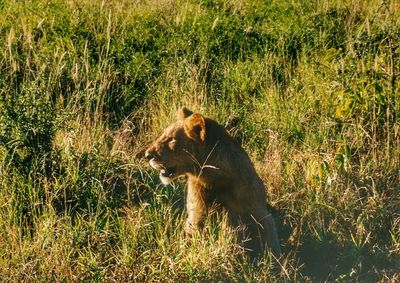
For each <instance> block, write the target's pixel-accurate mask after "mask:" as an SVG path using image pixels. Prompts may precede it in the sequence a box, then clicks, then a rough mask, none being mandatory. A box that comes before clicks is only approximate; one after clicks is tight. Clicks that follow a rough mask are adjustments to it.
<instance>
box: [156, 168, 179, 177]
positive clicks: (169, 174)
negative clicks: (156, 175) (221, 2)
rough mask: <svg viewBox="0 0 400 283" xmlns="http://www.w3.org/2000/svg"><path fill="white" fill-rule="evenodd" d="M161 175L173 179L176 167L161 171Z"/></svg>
mask: <svg viewBox="0 0 400 283" xmlns="http://www.w3.org/2000/svg"><path fill="white" fill-rule="evenodd" d="M160 175H162V176H163V177H166V178H172V177H174V176H175V175H176V167H170V168H166V169H161V170H160Z"/></svg>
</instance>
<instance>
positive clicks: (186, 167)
mask: <svg viewBox="0 0 400 283" xmlns="http://www.w3.org/2000/svg"><path fill="white" fill-rule="evenodd" d="M146 157H147V159H148V160H149V161H150V165H151V166H152V167H153V168H155V169H157V170H159V171H160V178H161V181H162V182H163V183H165V184H169V183H170V182H172V181H173V180H174V179H175V178H177V177H179V176H183V175H184V176H186V177H187V179H188V193H187V204H186V206H187V210H188V218H187V221H186V227H185V232H186V234H187V235H191V234H193V233H194V232H195V231H196V230H197V229H199V228H201V227H202V225H203V221H204V218H205V216H206V214H207V211H208V209H209V208H210V207H211V205H213V204H214V203H216V204H218V205H220V206H222V207H223V208H225V209H226V211H227V213H228V217H229V220H230V223H231V225H232V226H233V227H239V226H240V227H242V228H243V229H239V232H238V238H239V241H240V243H241V244H242V246H243V247H244V248H246V249H248V250H249V251H251V254H252V255H259V254H260V253H262V252H263V250H264V248H265V247H266V246H267V247H268V249H270V250H271V251H272V253H273V254H274V256H275V257H279V256H280V245H279V240H278V235H277V231H276V227H275V222H274V219H273V217H272V215H271V213H270V212H269V211H268V209H267V206H266V192H265V187H264V184H263V182H262V181H261V179H260V178H259V177H258V175H257V173H256V171H255V169H254V167H253V165H252V163H251V161H250V159H249V157H248V155H247V154H246V152H245V151H244V150H243V148H242V147H241V146H240V145H239V144H238V143H237V142H236V141H235V140H234V139H233V138H232V137H231V136H230V135H229V134H228V133H227V132H226V130H225V129H224V128H223V127H221V126H220V125H218V124H217V122H215V121H214V120H212V119H209V118H205V117H203V116H202V115H201V114H199V113H193V112H192V111H190V110H188V109H186V108H183V109H181V110H180V111H179V113H178V120H177V121H176V122H175V123H174V124H172V125H170V126H169V127H168V128H167V129H166V130H165V131H164V133H163V134H162V135H161V136H160V137H159V138H158V139H157V140H156V141H155V142H154V144H153V145H152V146H150V147H149V148H148V149H147V150H146Z"/></svg>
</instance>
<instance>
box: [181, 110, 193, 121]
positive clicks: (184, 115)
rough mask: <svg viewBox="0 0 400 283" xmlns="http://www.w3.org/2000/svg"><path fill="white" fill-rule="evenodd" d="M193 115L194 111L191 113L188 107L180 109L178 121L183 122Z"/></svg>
mask: <svg viewBox="0 0 400 283" xmlns="http://www.w3.org/2000/svg"><path fill="white" fill-rule="evenodd" d="M192 114H193V111H190V110H189V109H187V108H186V107H182V108H181V109H179V111H178V120H183V119H185V118H187V117H189V116H190V115H192Z"/></svg>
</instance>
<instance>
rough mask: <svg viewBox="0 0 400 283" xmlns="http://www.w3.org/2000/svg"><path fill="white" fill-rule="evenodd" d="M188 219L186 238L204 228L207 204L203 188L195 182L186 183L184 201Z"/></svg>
mask: <svg viewBox="0 0 400 283" xmlns="http://www.w3.org/2000/svg"><path fill="white" fill-rule="evenodd" d="M186 208H187V211H188V218H187V220H186V225H185V234H186V236H189V237H190V236H192V235H193V234H194V233H195V232H196V231H198V230H200V229H202V228H203V226H204V218H205V215H206V212H207V204H206V198H205V191H204V188H203V187H202V186H201V185H199V184H198V182H197V181H196V180H194V181H190V180H189V182H188V193H187V200H186Z"/></svg>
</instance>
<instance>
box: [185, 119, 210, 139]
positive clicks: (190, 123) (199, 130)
mask: <svg viewBox="0 0 400 283" xmlns="http://www.w3.org/2000/svg"><path fill="white" fill-rule="evenodd" d="M184 129H185V133H186V135H187V136H188V137H189V138H191V139H192V140H194V141H197V142H200V143H203V142H204V141H205V140H206V121H205V120H204V117H203V116H202V115H201V114H199V113H194V114H192V115H191V116H190V117H188V118H187V119H186V120H185V123H184Z"/></svg>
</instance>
